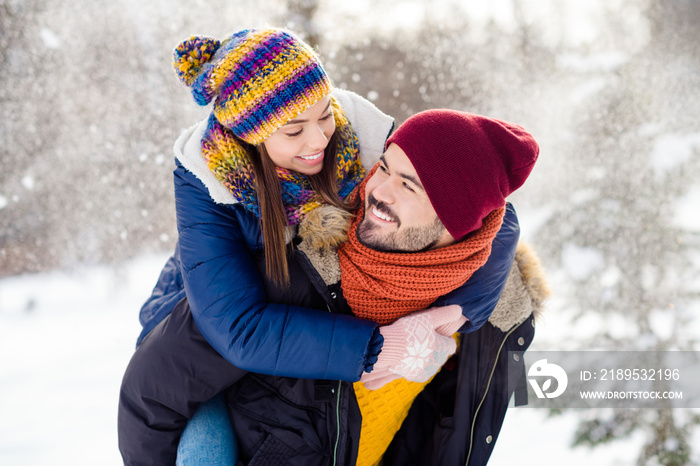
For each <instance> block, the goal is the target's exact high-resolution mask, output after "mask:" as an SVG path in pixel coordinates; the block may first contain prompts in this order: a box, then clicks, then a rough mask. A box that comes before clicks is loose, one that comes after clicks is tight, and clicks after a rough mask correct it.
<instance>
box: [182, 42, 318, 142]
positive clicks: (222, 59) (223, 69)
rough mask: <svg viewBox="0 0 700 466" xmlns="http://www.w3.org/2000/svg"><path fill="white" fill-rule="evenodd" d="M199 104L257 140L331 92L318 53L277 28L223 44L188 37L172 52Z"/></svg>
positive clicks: (249, 139) (233, 129)
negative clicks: (212, 106)
mask: <svg viewBox="0 0 700 466" xmlns="http://www.w3.org/2000/svg"><path fill="white" fill-rule="evenodd" d="M173 56H174V67H175V71H176V72H177V74H178V76H179V77H180V80H181V81H182V82H183V83H185V85H187V86H189V87H191V88H192V95H193V96H194V98H195V100H196V101H197V103H199V104H200V105H206V104H208V103H209V102H211V101H212V100H213V101H214V108H213V114H214V115H215V116H216V118H217V119H218V120H219V122H220V123H221V124H222V125H224V126H225V127H226V128H228V129H229V130H231V132H233V134H235V135H236V136H238V137H239V138H241V139H242V140H244V141H246V142H248V143H250V144H260V143H262V142H263V141H264V140H265V139H267V138H268V137H269V136H270V135H272V133H274V132H275V131H277V129H279V128H280V127H281V126H283V125H284V124H285V123H287V122H288V121H289V120H292V119H294V118H296V117H297V116H298V115H299V114H300V113H303V112H304V111H306V110H307V109H308V108H309V107H311V106H312V105H314V104H315V103H316V102H318V101H319V100H321V99H322V98H323V97H325V96H327V95H329V94H330V92H331V82H330V79H329V78H328V76H327V75H326V72H325V70H324V69H323V67H322V66H321V63H320V61H319V60H318V56H317V55H316V53H315V52H314V51H313V49H311V47H309V46H308V45H307V44H305V43H304V42H302V41H301V40H299V39H298V38H296V37H294V36H293V35H292V34H291V33H289V32H287V31H283V30H280V29H265V30H254V29H250V30H245V31H240V32H237V33H236V34H233V35H232V36H231V37H229V38H228V39H226V40H225V41H223V42H221V43H220V42H218V41H217V40H215V39H210V38H206V37H192V38H190V39H188V40H186V41H184V42H182V43H181V44H180V45H179V46H178V47H177V48H176V49H175V52H174V54H173Z"/></svg>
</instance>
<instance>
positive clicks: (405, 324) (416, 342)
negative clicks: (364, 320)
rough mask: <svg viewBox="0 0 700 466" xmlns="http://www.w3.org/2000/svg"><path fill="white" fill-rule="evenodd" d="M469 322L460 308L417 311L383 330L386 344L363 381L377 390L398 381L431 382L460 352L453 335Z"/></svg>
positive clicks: (381, 329) (435, 308)
mask: <svg viewBox="0 0 700 466" xmlns="http://www.w3.org/2000/svg"><path fill="white" fill-rule="evenodd" d="M466 321H467V319H466V318H465V317H464V316H463V315H462V308H461V307H459V306H457V305H450V306H444V307H434V308H430V309H426V310H424V311H418V312H414V313H412V314H409V315H407V316H405V317H402V318H400V319H398V320H397V321H395V322H394V323H392V324H389V325H385V326H383V327H380V328H379V332H380V333H381V334H382V336H383V337H384V345H383V346H382V351H381V353H379V357H378V359H377V362H376V363H375V364H374V368H373V370H372V372H370V373H367V372H365V373H364V374H362V378H361V379H360V381H361V382H363V383H364V384H365V387H367V388H368V389H370V390H376V389H378V388H381V387H383V386H384V385H385V384H387V383H389V382H391V381H392V380H395V379H398V378H401V377H403V378H405V379H406V380H410V381H412V382H427V381H428V380H429V379H430V378H431V377H432V376H434V375H435V374H437V372H438V371H439V370H440V368H441V367H442V365H443V364H445V361H447V359H448V358H449V357H450V356H452V355H453V354H454V352H455V351H456V350H457V343H456V342H455V340H454V338H452V334H453V333H455V332H456V331H457V330H459V328H460V327H461V326H462V325H464V323H465V322H466Z"/></svg>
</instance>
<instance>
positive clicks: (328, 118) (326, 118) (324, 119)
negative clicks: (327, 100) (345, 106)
mask: <svg viewBox="0 0 700 466" xmlns="http://www.w3.org/2000/svg"><path fill="white" fill-rule="evenodd" d="M331 118H333V112H331V113H329V114H328V115H326V116H324V117H322V118H321V121H327V120H330V119H331Z"/></svg>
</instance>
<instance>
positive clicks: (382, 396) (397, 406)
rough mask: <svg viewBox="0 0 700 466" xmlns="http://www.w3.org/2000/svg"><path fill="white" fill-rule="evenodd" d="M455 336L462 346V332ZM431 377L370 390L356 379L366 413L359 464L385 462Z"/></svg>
mask: <svg viewBox="0 0 700 466" xmlns="http://www.w3.org/2000/svg"><path fill="white" fill-rule="evenodd" d="M452 337H453V338H454V339H455V341H456V342H457V347H458V348H459V340H460V339H459V333H455V334H454V335H453V336H452ZM431 380H433V378H432V377H431V378H430V380H428V381H427V382H409V381H408V380H406V379H403V378H401V379H396V380H394V381H393V382H389V383H388V384H386V385H384V386H383V387H382V388H380V389H378V390H368V389H366V388H365V385H364V384H363V383H362V382H355V384H354V387H355V396H356V397H357V404H359V405H360V412H361V413H362V427H361V431H360V447H359V451H358V454H357V466H377V465H379V464H381V461H382V457H383V456H384V452H385V451H386V449H387V448H388V447H389V444H390V443H391V441H392V440H393V439H394V435H396V432H398V431H399V429H400V428H401V424H402V423H403V421H404V419H406V416H408V410H409V409H411V405H412V404H413V400H415V399H416V397H417V396H418V394H420V392H422V391H423V388H425V386H426V385H428V384H429V383H430V381H431Z"/></svg>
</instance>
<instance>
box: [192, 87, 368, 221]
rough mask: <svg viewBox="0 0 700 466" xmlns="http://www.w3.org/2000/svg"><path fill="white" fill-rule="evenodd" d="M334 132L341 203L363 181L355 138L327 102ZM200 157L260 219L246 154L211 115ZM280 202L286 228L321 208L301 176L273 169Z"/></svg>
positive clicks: (340, 114) (340, 113)
mask: <svg viewBox="0 0 700 466" xmlns="http://www.w3.org/2000/svg"><path fill="white" fill-rule="evenodd" d="M331 101H332V108H333V117H334V118H335V130H336V132H337V133H338V136H339V142H338V150H337V157H336V165H337V178H336V179H337V187H338V195H339V196H340V198H341V199H344V198H345V197H346V196H347V195H349V194H350V193H351V192H352V190H353V189H354V188H355V187H356V186H357V185H358V184H359V183H360V182H361V181H362V178H364V175H365V170H364V168H363V167H362V163H361V162H360V159H359V152H360V146H359V143H358V141H357V135H356V134H355V131H353V129H352V127H351V126H350V122H349V121H348V120H347V118H346V117H345V114H344V113H343V110H342V109H341V108H340V105H338V102H337V101H336V100H335V99H334V98H331ZM202 155H203V156H204V159H205V160H206V162H207V165H208V167H209V169H210V170H211V171H212V172H214V175H216V177H217V178H218V179H219V181H221V182H222V183H223V184H224V186H226V187H227V188H228V190H229V191H230V192H231V194H233V197H234V198H235V199H237V200H238V201H239V202H240V203H241V204H243V206H244V207H245V208H246V209H248V210H250V211H251V212H253V213H254V214H255V215H256V216H257V217H258V218H260V208H259V206H258V196H257V192H256V190H255V173H254V171H253V168H252V164H251V162H250V160H249V158H248V157H249V156H248V152H247V151H246V150H245V149H244V148H243V146H242V145H241V143H240V142H239V140H238V139H237V138H236V137H235V136H234V135H233V133H232V132H231V131H230V130H228V129H227V128H226V127H224V126H223V125H221V123H219V121H218V120H217V119H216V117H215V116H214V114H211V115H210V116H209V124H208V126H207V129H206V131H205V133H204V136H203V137H202ZM277 175H278V177H279V180H280V189H281V190H282V201H283V203H284V207H285V210H286V213H287V222H288V223H289V225H296V224H298V223H299V222H300V221H301V219H302V217H303V216H304V215H305V214H306V213H307V212H309V211H311V210H313V209H315V208H316V207H318V206H320V205H321V197H320V196H319V195H318V194H317V193H316V192H314V191H313V189H312V188H311V183H310V181H309V179H308V177H306V176H305V175H302V174H300V173H297V172H294V171H291V170H287V169H283V168H279V167H278V168H277Z"/></svg>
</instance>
